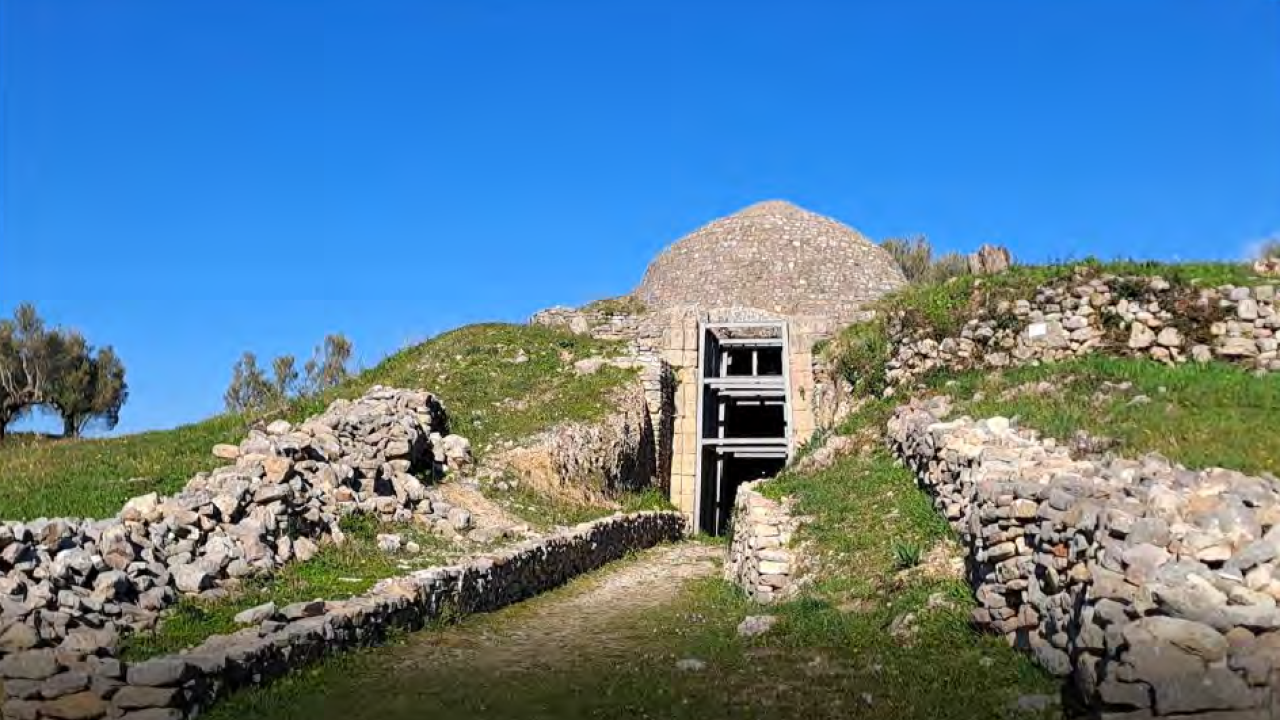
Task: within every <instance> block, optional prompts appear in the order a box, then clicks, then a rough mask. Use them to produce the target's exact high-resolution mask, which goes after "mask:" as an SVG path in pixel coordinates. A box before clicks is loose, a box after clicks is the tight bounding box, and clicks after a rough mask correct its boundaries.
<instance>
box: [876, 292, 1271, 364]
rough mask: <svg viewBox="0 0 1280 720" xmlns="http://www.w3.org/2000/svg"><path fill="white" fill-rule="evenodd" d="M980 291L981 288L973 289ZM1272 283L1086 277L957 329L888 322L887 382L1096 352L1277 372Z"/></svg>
mask: <svg viewBox="0 0 1280 720" xmlns="http://www.w3.org/2000/svg"><path fill="white" fill-rule="evenodd" d="M979 292H981V289H979ZM1277 310H1278V308H1277V305H1276V289H1275V286H1274V285H1259V286H1257V287H1236V286H1231V285H1224V286H1221V287H1209V288H1198V287H1192V286H1185V285H1174V284H1172V283H1170V282H1168V281H1166V280H1164V279H1162V278H1159V277H1117V276H1114V275H1104V276H1100V277H1091V276H1090V275H1089V274H1088V273H1087V272H1085V271H1084V270H1081V271H1080V272H1078V273H1077V274H1076V276H1075V277H1074V278H1073V279H1071V280H1069V281H1063V282H1058V283H1053V284H1046V285H1043V286H1041V287H1040V288H1039V289H1038V290H1037V291H1036V293H1035V295H1034V297H1032V298H1030V299H1019V300H1016V301H1010V300H1002V301H999V302H995V303H994V304H993V306H991V307H985V308H979V309H977V310H976V311H975V312H974V316H973V317H971V318H969V319H968V321H967V322H966V323H965V324H964V326H963V327H962V328H961V330H960V331H959V333H958V334H956V335H955V336H950V337H942V338H939V337H931V336H929V335H928V334H927V333H922V332H917V331H913V330H912V329H911V328H910V326H909V323H908V322H906V319H907V318H906V317H905V316H903V315H901V314H899V315H896V316H889V317H888V318H887V321H888V322H887V327H888V331H889V336H890V341H891V343H892V346H893V347H894V348H895V351H894V354H893V357H892V358H891V359H890V361H889V363H888V365H887V368H886V369H887V375H888V379H889V382H890V383H891V384H902V383H906V382H909V381H911V380H914V379H916V378H919V377H921V376H922V375H924V374H926V373H928V372H930V371H932V370H935V369H942V368H945V369H948V370H967V369H972V368H993V369H994V368H1002V367H1011V366H1018V365H1026V364H1033V363H1038V362H1053V361H1055V360H1063V359H1066V358H1070V357H1075V356H1081V355H1087V354H1090V353H1094V352H1107V353H1109V354H1119V355H1134V356H1141V357H1149V358H1151V359H1154V360H1157V361H1160V362H1163V363H1168V364H1175V363H1185V362H1197V363H1204V362H1208V361H1210V360H1214V359H1218V360H1224V361H1230V362H1237V363H1241V364H1244V365H1246V366H1248V367H1251V368H1254V369H1257V370H1259V371H1277V370H1280V337H1278V333H1280V312H1278V311H1277Z"/></svg>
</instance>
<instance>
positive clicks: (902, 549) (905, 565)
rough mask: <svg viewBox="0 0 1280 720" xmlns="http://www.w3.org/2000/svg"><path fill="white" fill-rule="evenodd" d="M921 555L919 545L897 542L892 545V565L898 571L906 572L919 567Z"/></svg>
mask: <svg viewBox="0 0 1280 720" xmlns="http://www.w3.org/2000/svg"><path fill="white" fill-rule="evenodd" d="M921 554H922V552H921V550H920V545H919V544H917V543H913V542H902V541H899V540H895V541H894V543H893V565H894V567H896V568H897V569H899V570H907V569H910V568H913V567H916V566H917V565H919V564H920V556H921Z"/></svg>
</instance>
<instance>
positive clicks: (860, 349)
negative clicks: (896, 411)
mask: <svg viewBox="0 0 1280 720" xmlns="http://www.w3.org/2000/svg"><path fill="white" fill-rule="evenodd" d="M828 350H829V352H831V353H832V360H833V361H834V363H835V369H836V372H837V373H839V374H840V377H842V378H844V379H845V381H846V382H848V383H849V385H850V386H851V387H852V388H853V391H854V393H856V394H858V395H874V396H878V395H880V393H882V392H884V388H885V386H886V385H887V383H888V379H887V377H886V374H885V363H887V362H888V361H889V353H890V352H891V350H892V348H891V347H890V345H889V334H888V332H887V330H886V328H885V323H884V321H883V320H879V319H877V320H873V321H871V322H866V323H859V324H857V325H850V326H849V327H848V328H847V329H846V330H845V331H844V332H843V333H842V334H841V335H840V337H839V338H837V340H836V341H835V342H834V343H832V344H831V346H830V347H829V348H828Z"/></svg>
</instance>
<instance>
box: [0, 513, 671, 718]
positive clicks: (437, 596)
mask: <svg viewBox="0 0 1280 720" xmlns="http://www.w3.org/2000/svg"><path fill="white" fill-rule="evenodd" d="M683 532H684V518H682V517H681V516H680V515H679V514H677V513H656V512H655V513H634V514H631V515H618V516H614V517H611V518H605V519H603V520H598V521H595V522H592V523H586V524H583V525H579V526H578V527H576V528H574V529H572V530H569V531H565V532H563V533H560V534H556V535H551V536H548V537H545V538H541V539H539V540H536V541H529V542H526V543H523V544H521V545H517V546H514V547H511V548H508V549H505V550H503V551H501V552H498V553H495V554H493V555H490V556H486V557H481V558H477V559H475V560H472V561H471V562H468V563H467V564H465V565H460V566H451V567H441V568H432V569H427V570H420V571H417V572H415V573H412V574H411V575H407V576H405V577H401V578H395V579H392V580H384V581H382V582H380V583H379V584H378V585H376V586H375V587H374V588H373V589H372V590H370V591H369V592H368V593H366V594H364V595H361V596H359V597H356V598H352V599H350V600H342V601H333V602H324V601H315V602H307V603H297V604H295V605H290V606H288V607H285V608H281V609H279V610H276V609H274V608H267V609H264V610H263V612H262V614H261V617H259V618H256V620H257V621H256V622H254V623H253V624H252V625H251V626H250V627H246V628H245V629H243V630H240V631H239V632H236V633H233V634H231V635H220V636H214V637H212V638H209V639H208V640H206V641H205V642H204V643H202V644H201V645H199V646H198V647H195V648H192V649H190V650H189V651H186V652H182V653H179V654H176V655H170V656H166V657H161V658H155V659H151V660H147V661H144V662H139V663H125V662H122V661H120V660H118V659H116V658H114V657H111V655H110V653H109V652H108V651H107V650H106V649H104V648H98V647H91V646H90V647H86V646H80V645H76V644H73V643H70V642H68V643H63V645H61V646H59V647H57V648H43V649H35V650H27V651H25V652H22V653H18V654H13V655H10V656H8V657H6V658H5V659H4V660H2V661H0V682H2V683H3V686H4V695H5V698H6V699H5V703H4V713H3V715H4V718H6V720H53V719H55V718H60V719H65V718H78V719H80V720H94V719H96V718H104V717H111V718H121V719H122V720H181V719H182V718H190V717H195V716H196V715H198V714H199V713H200V711H201V710H203V709H206V708H208V707H209V706H210V705H211V704H212V703H213V702H215V701H216V700H217V699H218V698H220V697H223V696H225V695H226V694H227V693H229V692H231V691H233V690H235V689H237V688H242V687H246V686H250V685H256V684H260V683H265V682H269V681H270V680H272V679H274V678H277V677H280V676H282V675H284V674H286V673H288V672H290V671H292V670H296V669H297V668H300V667H303V666H305V665H306V664H308V663H311V662H314V661H316V660H318V659H320V658H322V657H324V656H327V655H331V654H334V653H338V652H341V651H343V650H346V649H348V648H352V647H360V646H367V645H372V644H376V643H378V642H380V641H381V640H383V639H384V638H385V637H386V635H387V633H388V632H389V631H391V630H393V629H408V630H415V629H419V628H421V627H423V625H424V624H426V623H428V622H431V621H435V620H439V619H442V618H448V617H456V616H458V615H460V614H466V613H474V612H485V611H490V610H495V609H497V608H500V607H503V606H505V605H508V604H510V603H513V602H517V601H519V600H522V599H524V598H527V597H530V596H532V595H534V594H537V593H540V592H543V591H545V590H548V589H551V588H553V587H556V586H558V585H561V584H563V583H564V582H566V581H567V580H569V579H570V578H572V577H574V576H576V575H580V574H582V573H584V572H587V571H589V570H593V569H595V568H598V567H600V566H602V565H603V564H605V563H607V562H610V561H613V560H617V559H619V558H621V557H623V556H624V555H626V554H627V553H629V552H632V551H635V550H640V549H643V548H648V547H652V546H654V545H657V544H659V543H663V542H672V541H676V540H679V539H680V538H681V537H682V535H683Z"/></svg>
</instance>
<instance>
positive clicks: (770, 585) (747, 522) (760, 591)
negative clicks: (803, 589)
mask: <svg viewBox="0 0 1280 720" xmlns="http://www.w3.org/2000/svg"><path fill="white" fill-rule="evenodd" d="M764 482H767V480H757V481H755V482H751V483H744V484H743V485H740V486H739V487H738V494H737V496H736V497H735V499H734V504H733V521H732V522H733V539H732V541H731V542H730V545H729V558H728V560H727V561H726V562H725V565H724V578H725V580H728V581H729V582H732V583H735V584H737V585H738V586H739V587H741V588H742V589H743V590H744V591H746V593H747V595H748V596H750V597H751V599H752V600H755V601H756V602H759V603H771V602H775V601H778V600H782V599H786V598H789V597H792V596H794V595H795V594H796V592H797V591H798V590H799V588H800V585H801V572H800V557H799V554H798V553H797V552H796V550H795V549H794V548H792V547H791V541H792V538H793V537H794V535H795V531H796V529H797V528H798V527H799V524H800V522H799V519H798V518H796V517H795V516H793V515H792V513H791V503H790V502H786V501H783V502H779V501H777V500H773V499H771V498H767V497H765V496H764V495H762V494H761V493H760V491H759V489H758V488H759V486H760V484H761V483H764Z"/></svg>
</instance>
